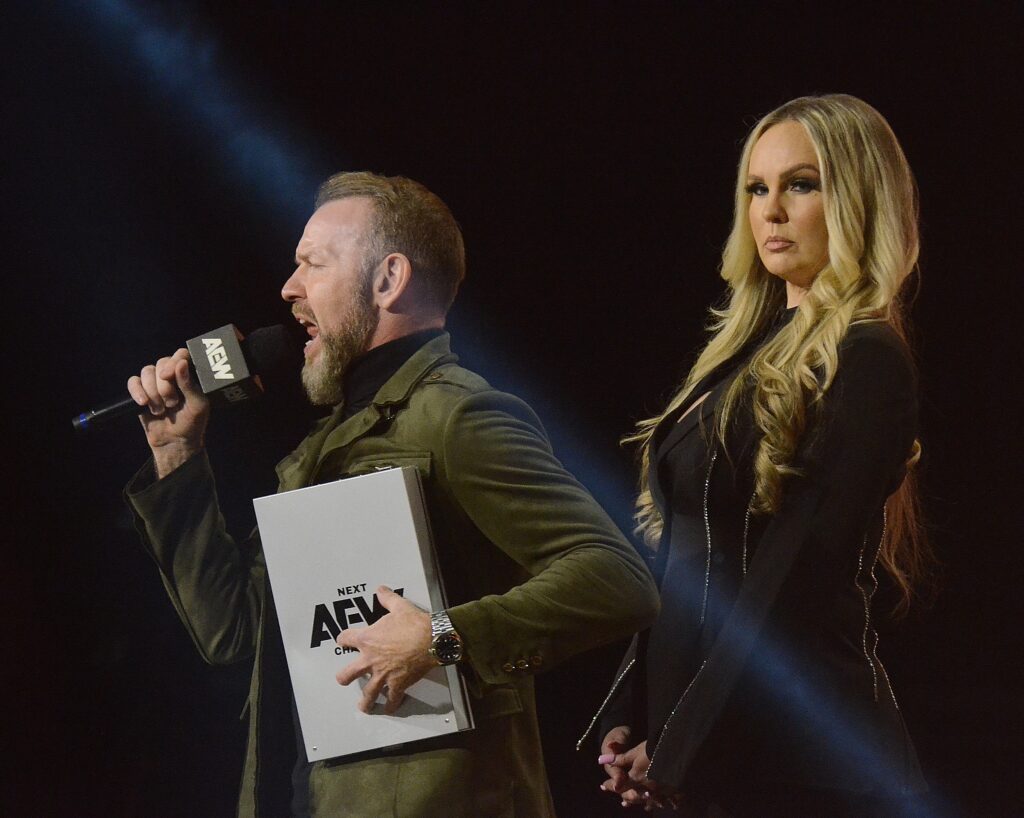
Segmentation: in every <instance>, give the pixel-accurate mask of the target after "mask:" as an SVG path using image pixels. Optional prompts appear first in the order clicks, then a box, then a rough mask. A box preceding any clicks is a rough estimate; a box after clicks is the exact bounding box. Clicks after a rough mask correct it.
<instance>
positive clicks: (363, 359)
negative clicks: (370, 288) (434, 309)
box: [342, 329, 444, 418]
mask: <svg viewBox="0 0 1024 818" xmlns="http://www.w3.org/2000/svg"><path fill="white" fill-rule="evenodd" d="M443 332H444V330H443V329H425V330H420V331H419V332H414V333H412V334H411V335H404V336H402V337H401V338H396V339H395V340H394V341H388V342H387V343H386V344H381V345H380V346H379V347H374V348H373V349H371V350H370V351H369V352H365V353H363V354H362V355H360V356H359V357H358V358H356V360H355V361H353V362H352V363H351V364H350V365H349V368H348V371H347V372H346V373H345V379H344V383H343V384H342V395H343V400H344V407H345V408H344V409H343V410H342V417H343V418H350V417H352V415H354V414H355V413H356V412H359V411H361V410H363V409H365V408H366V407H367V406H369V405H370V402H371V401H372V400H373V397H374V395H376V394H377V392H378V391H379V390H380V388H381V387H382V386H383V385H384V384H385V383H387V381H388V379H390V378H391V376H392V375H394V374H395V373H396V372H397V371H398V370H399V369H401V367H402V364H404V363H405V362H406V361H407V360H409V358H410V357H411V356H412V354H413V353H414V352H416V350H418V349H419V348H420V347H421V346H423V345H424V344H425V343H427V342H428V341H431V340H433V339H434V338H437V337H438V336H439V335H441V334H442V333H443Z"/></svg>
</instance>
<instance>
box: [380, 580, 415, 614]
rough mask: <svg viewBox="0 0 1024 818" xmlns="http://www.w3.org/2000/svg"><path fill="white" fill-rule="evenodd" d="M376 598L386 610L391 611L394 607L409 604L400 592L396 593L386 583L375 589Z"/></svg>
mask: <svg viewBox="0 0 1024 818" xmlns="http://www.w3.org/2000/svg"><path fill="white" fill-rule="evenodd" d="M377 599H378V600H379V601H380V604H381V605H383V606H384V607H385V608H386V609H387V610H389V611H393V610H395V608H400V607H402V605H411V604H412V603H411V602H409V601H408V600H407V599H405V597H403V596H401V595H400V594H396V593H395V592H394V591H392V590H391V589H390V588H388V586H387V585H381V586H380V587H379V588H378V589H377Z"/></svg>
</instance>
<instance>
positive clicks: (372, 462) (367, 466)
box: [345, 452, 433, 478]
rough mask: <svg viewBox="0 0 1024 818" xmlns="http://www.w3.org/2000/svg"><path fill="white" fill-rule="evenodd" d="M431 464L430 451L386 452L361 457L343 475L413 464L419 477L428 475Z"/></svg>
mask: <svg viewBox="0 0 1024 818" xmlns="http://www.w3.org/2000/svg"><path fill="white" fill-rule="evenodd" d="M432 464H433V458H432V456H431V454H430V452H388V453H386V454H381V455H376V456H370V457H361V458H360V459H359V460H357V461H356V462H355V463H351V464H350V465H349V466H348V468H346V469H345V476H346V477H356V476H358V475H361V474H373V473H374V472H378V471H386V470H388V469H400V468H403V467H404V466H413V467H414V468H415V469H416V471H418V472H419V473H420V477H424V478H426V477H430V473H431V467H432Z"/></svg>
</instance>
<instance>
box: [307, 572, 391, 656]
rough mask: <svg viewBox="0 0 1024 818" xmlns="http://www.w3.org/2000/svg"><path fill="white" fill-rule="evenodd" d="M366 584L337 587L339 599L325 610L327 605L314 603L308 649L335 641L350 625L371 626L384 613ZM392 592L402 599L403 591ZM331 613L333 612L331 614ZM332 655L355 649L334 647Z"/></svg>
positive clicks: (382, 607)
mask: <svg viewBox="0 0 1024 818" xmlns="http://www.w3.org/2000/svg"><path fill="white" fill-rule="evenodd" d="M365 591H366V583H365V582H361V583H359V584H358V585H346V586H345V587H344V588H338V596H339V597H340V599H336V600H334V601H333V602H332V603H331V606H330V607H328V605H327V603H326V602H320V603H317V605H316V606H315V607H314V608H313V633H312V636H311V637H310V640H309V646H310V648H318V647H320V645H322V644H323V643H324V642H327V641H330V642H334V641H336V640H337V638H338V636H339V635H340V634H341V632H342V631H344V630H348V629H349V628H350V627H352V626H353V625H360V624H362V625H372V624H373V623H374V622H376V621H377V620H378V619H380V618H381V617H382V616H384V614H386V613H387V612H388V610H387V608H385V607H384V606H383V605H381V604H380V600H379V599H377V595H376V594H371V595H369V598H367V595H366V593H365ZM395 593H396V594H398V595H399V596H405V589H404V588H395ZM332 611H333V613H332ZM334 652H335V654H337V655H338V656H340V655H341V654H343V653H354V652H355V648H343V647H341V646H340V645H338V646H335V648H334Z"/></svg>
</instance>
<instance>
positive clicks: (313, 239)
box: [295, 197, 372, 261]
mask: <svg viewBox="0 0 1024 818" xmlns="http://www.w3.org/2000/svg"><path fill="white" fill-rule="evenodd" d="M371 215H372V207H371V203H370V201H369V200H368V199H366V198H365V197H350V198H347V199H336V200H334V201H330V202H327V203H326V204H324V205H322V206H321V207H320V208H318V209H317V211H316V212H315V213H314V214H313V215H312V216H310V218H309V221H308V222H306V229H305V230H304V231H303V233H302V237H301V238H300V239H299V243H298V245H297V246H296V248H295V256H296V260H297V261H298V260H299V259H302V260H309V261H315V260H316V259H317V258H320V257H325V256H326V257H330V258H338V257H339V256H341V255H342V254H343V253H344V252H345V251H346V250H347V249H349V248H356V249H358V250H360V251H361V250H362V247H363V239H364V237H365V236H366V231H367V228H368V227H369V224H370V216H371Z"/></svg>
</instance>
